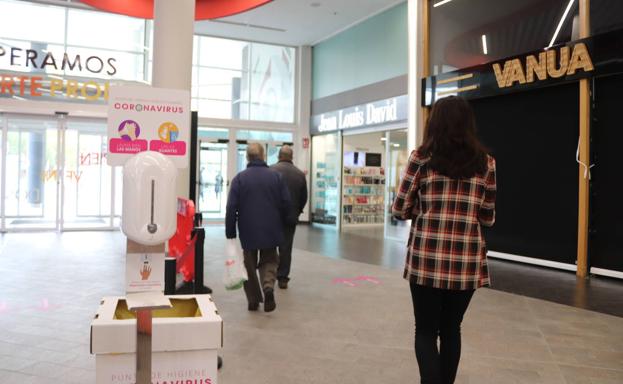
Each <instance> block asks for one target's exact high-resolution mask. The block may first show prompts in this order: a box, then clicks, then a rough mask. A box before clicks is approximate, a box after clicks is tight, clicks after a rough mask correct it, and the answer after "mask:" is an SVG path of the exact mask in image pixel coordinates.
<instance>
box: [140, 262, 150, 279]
mask: <svg viewBox="0 0 623 384" xmlns="http://www.w3.org/2000/svg"><path fill="white" fill-rule="evenodd" d="M140 274H141V280H147V279H149V275H150V274H151V267H150V266H149V264H143V269H141V270H140Z"/></svg>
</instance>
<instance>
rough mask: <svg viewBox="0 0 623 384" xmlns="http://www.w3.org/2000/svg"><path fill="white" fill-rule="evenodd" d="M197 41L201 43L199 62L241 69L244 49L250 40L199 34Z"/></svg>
mask: <svg viewBox="0 0 623 384" xmlns="http://www.w3.org/2000/svg"><path fill="white" fill-rule="evenodd" d="M195 41H198V45H199V46H198V48H199V55H196V56H197V57H198V58H199V62H198V63H197V64H200V65H203V66H207V67H213V68H223V69H237V70H239V71H241V70H242V69H243V57H244V49H245V48H246V47H247V46H249V43H248V42H246V41H238V40H228V39H219V38H216V37H207V36H197V37H196V38H195ZM215 52H218V54H215Z"/></svg>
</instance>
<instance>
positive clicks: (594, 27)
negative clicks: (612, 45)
mask: <svg viewBox="0 0 623 384" xmlns="http://www.w3.org/2000/svg"><path fill="white" fill-rule="evenodd" d="M590 7H591V33H592V34H599V33H604V32H608V31H612V30H615V29H621V28H623V1H621V0H591V5H590Z"/></svg>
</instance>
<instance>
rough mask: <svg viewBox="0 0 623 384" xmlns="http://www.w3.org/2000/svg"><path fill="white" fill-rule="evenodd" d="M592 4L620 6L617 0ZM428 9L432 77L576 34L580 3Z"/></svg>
mask: <svg viewBox="0 0 623 384" xmlns="http://www.w3.org/2000/svg"><path fill="white" fill-rule="evenodd" d="M593 2H595V3H600V2H602V3H617V6H616V7H617V8H619V9H620V8H621V6H622V5H623V1H621V0H610V1H606V0H601V1H598V0H593V1H591V3H593ZM430 6H431V8H430V9H431V12H430V17H431V20H430V36H431V42H430V55H431V68H430V70H431V74H433V75H436V74H439V73H443V72H450V71H453V70H456V69H458V68H466V67H470V66H473V65H477V64H482V63H486V62H490V61H493V60H498V59H501V58H504V57H508V56H514V55H519V54H523V53H526V52H530V51H534V50H538V49H542V48H545V47H548V46H549V45H550V44H551V43H552V41H553V44H554V45H555V44H560V43H564V42H567V41H570V40H572V36H574V38H577V36H579V31H578V22H577V19H578V18H577V15H578V0H450V1H448V0H430ZM600 17H601V16H600ZM574 19H575V21H574ZM619 20H620V18H619ZM559 25H560V28H558V26H559Z"/></svg>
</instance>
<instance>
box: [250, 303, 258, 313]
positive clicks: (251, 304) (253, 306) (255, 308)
mask: <svg viewBox="0 0 623 384" xmlns="http://www.w3.org/2000/svg"><path fill="white" fill-rule="evenodd" d="M259 307H260V303H249V306H248V308H249V311H257V309H258V308H259Z"/></svg>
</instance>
